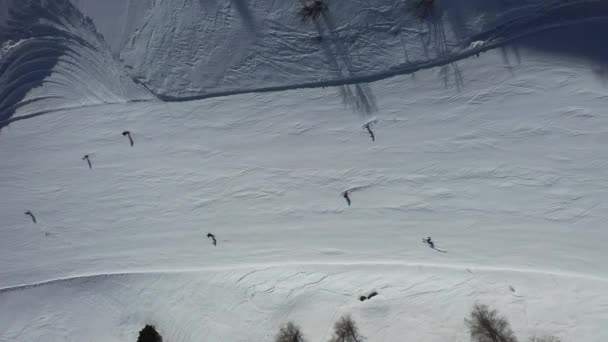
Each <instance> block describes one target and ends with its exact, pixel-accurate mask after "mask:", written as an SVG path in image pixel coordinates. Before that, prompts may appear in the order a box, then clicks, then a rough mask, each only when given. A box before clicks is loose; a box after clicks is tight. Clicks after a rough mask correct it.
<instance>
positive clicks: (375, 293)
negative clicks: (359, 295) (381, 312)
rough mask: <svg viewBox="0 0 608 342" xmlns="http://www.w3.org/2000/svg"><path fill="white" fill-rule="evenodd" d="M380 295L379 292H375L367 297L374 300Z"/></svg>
mask: <svg viewBox="0 0 608 342" xmlns="http://www.w3.org/2000/svg"><path fill="white" fill-rule="evenodd" d="M377 295H378V292H376V291H374V292H372V293H370V294H368V295H367V299H372V298H374V297H376V296H377Z"/></svg>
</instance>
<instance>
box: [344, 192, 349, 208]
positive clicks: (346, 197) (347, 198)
mask: <svg viewBox="0 0 608 342" xmlns="http://www.w3.org/2000/svg"><path fill="white" fill-rule="evenodd" d="M342 197H344V199H345V200H346V203H347V204H348V206H349V207H350V196H348V190H346V191H344V192H343V193H342Z"/></svg>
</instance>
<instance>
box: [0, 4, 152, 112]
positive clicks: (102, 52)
mask: <svg viewBox="0 0 608 342" xmlns="http://www.w3.org/2000/svg"><path fill="white" fill-rule="evenodd" d="M2 7H3V8H4V9H3V10H2V11H0V44H1V50H0V121H3V120H6V119H8V118H11V117H12V116H13V114H14V113H15V112H16V111H17V110H19V113H20V115H22V116H23V115H28V114H35V113H40V112H43V111H47V110H49V109H56V108H61V107H75V106H82V105H92V104H101V103H116V102H126V101H128V100H129V101H130V100H138V99H151V98H153V96H151V95H150V94H149V92H148V91H147V90H146V89H145V88H144V87H142V86H139V85H136V84H135V83H134V82H133V80H132V79H131V78H130V77H129V76H128V75H127V74H126V73H125V72H124V70H123V68H122V66H119V65H118V63H117V62H116V61H115V60H114V59H113V57H112V55H111V53H110V51H109V49H108V47H107V45H106V43H105V42H104V40H103V37H102V36H101V35H99V34H98V33H97V31H96V30H95V27H94V25H93V24H92V22H91V21H90V20H89V19H86V18H85V17H84V16H83V15H82V14H81V13H80V12H79V11H78V10H77V9H76V8H75V7H73V6H72V5H71V4H70V2H69V1H67V0H57V1H40V0H3V6H2Z"/></svg>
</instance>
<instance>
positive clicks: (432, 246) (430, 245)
mask: <svg viewBox="0 0 608 342" xmlns="http://www.w3.org/2000/svg"><path fill="white" fill-rule="evenodd" d="M422 242H424V243H426V244H427V245H429V247H431V248H432V249H435V243H434V242H433V240H431V237H430V236H429V237H427V238H426V239H422Z"/></svg>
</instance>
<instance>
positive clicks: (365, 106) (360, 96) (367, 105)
mask: <svg viewBox="0 0 608 342" xmlns="http://www.w3.org/2000/svg"><path fill="white" fill-rule="evenodd" d="M320 21H322V22H323V23H324V24H325V28H326V30H323V25H322V23H321V22H320ZM314 24H315V27H316V29H317V31H318V32H319V36H320V37H322V38H321V39H320V40H319V44H320V45H321V48H322V49H323V51H324V53H325V55H326V56H327V58H328V60H329V62H330V63H331V65H332V66H333V68H334V69H335V70H336V71H337V73H338V77H339V78H340V79H348V78H350V77H352V76H354V75H355V68H354V66H353V63H352V61H351V59H350V56H349V54H348V51H347V50H346V48H345V47H344V45H343V44H342V40H341V39H342V38H341V37H340V36H339V35H338V34H337V31H336V28H335V25H334V21H333V19H332V18H331V14H330V13H328V11H325V12H324V13H323V14H322V15H321V17H320V19H318V20H314ZM324 31H325V32H324ZM339 94H340V97H341V98H342V102H343V103H344V104H345V105H346V106H348V107H350V108H351V109H352V110H353V111H355V112H356V113H359V114H361V115H363V116H369V115H371V114H372V113H374V112H376V111H377V110H378V107H377V104H376V97H375V95H374V93H373V92H372V89H371V87H370V86H369V84H367V83H357V84H345V85H341V86H339Z"/></svg>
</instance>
